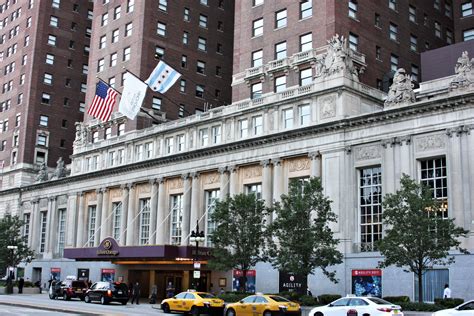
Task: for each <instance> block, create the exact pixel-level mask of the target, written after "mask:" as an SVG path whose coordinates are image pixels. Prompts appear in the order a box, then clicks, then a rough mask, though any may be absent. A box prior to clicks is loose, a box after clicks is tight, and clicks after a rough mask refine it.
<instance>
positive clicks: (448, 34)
mask: <svg viewBox="0 0 474 316" xmlns="http://www.w3.org/2000/svg"><path fill="white" fill-rule="evenodd" d="M453 41H454V37H453V31H451V30H448V29H446V43H448V44H452V43H453Z"/></svg>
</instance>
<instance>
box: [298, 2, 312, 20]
mask: <svg viewBox="0 0 474 316" xmlns="http://www.w3.org/2000/svg"><path fill="white" fill-rule="evenodd" d="M312 15H313V3H312V0H306V1H300V19H306V18H309V17H311V16H312Z"/></svg>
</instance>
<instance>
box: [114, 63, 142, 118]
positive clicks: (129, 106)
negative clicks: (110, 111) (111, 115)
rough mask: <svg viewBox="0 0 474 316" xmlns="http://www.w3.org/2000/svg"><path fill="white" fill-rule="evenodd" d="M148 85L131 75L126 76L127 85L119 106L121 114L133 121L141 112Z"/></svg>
mask: <svg viewBox="0 0 474 316" xmlns="http://www.w3.org/2000/svg"><path fill="white" fill-rule="evenodd" d="M146 88H147V84H146V83H144V82H143V81H141V80H140V79H138V78H137V77H135V76H134V75H132V74H130V73H128V72H127V73H126V74H125V85H124V87H123V92H122V97H121V99H120V104H119V112H120V113H122V114H123V115H125V116H126V117H128V118H129V119H131V120H133V119H135V117H136V116H137V114H138V111H140V108H141V106H142V104H143V99H144V98H145V94H146Z"/></svg>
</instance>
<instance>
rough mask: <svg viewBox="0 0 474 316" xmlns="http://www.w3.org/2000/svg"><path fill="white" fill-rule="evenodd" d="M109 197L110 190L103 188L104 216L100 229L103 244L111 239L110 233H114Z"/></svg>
mask: <svg viewBox="0 0 474 316" xmlns="http://www.w3.org/2000/svg"><path fill="white" fill-rule="evenodd" d="M109 195H110V190H109V189H108V188H103V189H102V216H101V220H100V222H101V223H102V225H101V227H100V240H99V242H101V241H102V240H104V239H105V238H107V237H110V233H111V231H112V221H113V218H111V217H110V208H109Z"/></svg>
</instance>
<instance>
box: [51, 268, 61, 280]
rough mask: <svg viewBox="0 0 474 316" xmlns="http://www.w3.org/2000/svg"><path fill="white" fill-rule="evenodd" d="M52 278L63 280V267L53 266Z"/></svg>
mask: <svg viewBox="0 0 474 316" xmlns="http://www.w3.org/2000/svg"><path fill="white" fill-rule="evenodd" d="M51 280H56V281H59V280H61V268H51Z"/></svg>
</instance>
